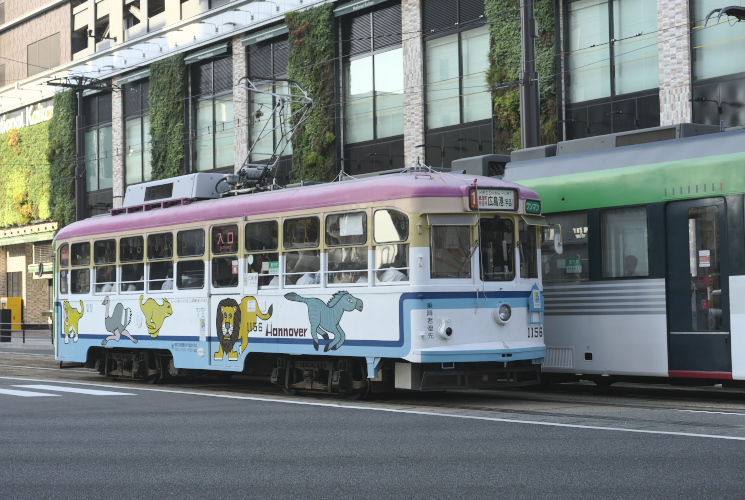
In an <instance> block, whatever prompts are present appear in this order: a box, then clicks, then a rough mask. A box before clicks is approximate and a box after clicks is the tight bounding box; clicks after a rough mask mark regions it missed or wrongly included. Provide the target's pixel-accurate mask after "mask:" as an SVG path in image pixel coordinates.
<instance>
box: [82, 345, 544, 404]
mask: <svg viewBox="0 0 745 500" xmlns="http://www.w3.org/2000/svg"><path fill="white" fill-rule="evenodd" d="M86 366H87V367H89V368H95V369H96V370H97V371H98V372H99V373H100V374H101V375H103V376H105V377H109V378H111V379H118V378H122V379H131V380H143V381H145V382H148V383H159V382H163V381H166V380H168V379H176V378H182V377H188V376H199V375H209V376H215V377H217V378H218V380H227V379H229V378H230V377H231V376H232V375H233V374H234V372H226V371H216V370H215V371H210V370H188V369H183V368H176V367H175V366H174V363H173V357H172V356H171V353H170V352H168V351H165V350H158V351H150V350H142V349H98V350H96V351H93V352H91V357H90V358H89V360H88V362H87V363H86ZM243 374H244V375H249V376H252V377H254V378H255V377H266V379H268V381H269V382H271V383H272V384H274V385H275V386H277V387H280V388H282V389H283V390H284V391H285V392H288V393H295V392H324V393H329V394H339V395H342V396H344V397H347V398H350V399H361V398H365V397H367V396H368V395H369V394H371V393H386V392H394V391H396V390H409V391H412V390H413V391H417V392H431V391H447V390H464V389H501V388H506V387H518V386H527V385H534V384H537V383H540V381H541V374H540V365H534V364H532V362H531V361H530V360H523V361H511V362H506V363H504V362H482V363H422V364H415V363H401V362H395V361H394V360H382V361H381V362H380V364H379V365H378V370H377V374H378V375H377V378H368V372H367V364H366V361H365V359H363V358H352V357H348V358H340V357H324V358H310V357H306V356H274V355H266V354H263V355H262V354H258V353H257V354H255V355H253V356H251V355H249V358H248V359H247V360H246V366H245V369H244V370H243Z"/></svg>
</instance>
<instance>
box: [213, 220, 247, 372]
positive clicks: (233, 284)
mask: <svg viewBox="0 0 745 500" xmlns="http://www.w3.org/2000/svg"><path fill="white" fill-rule="evenodd" d="M238 235H239V233H238V225H237V224H225V225H220V226H212V227H211V228H210V240H211V244H210V251H211V255H210V257H211V258H210V264H209V268H210V272H209V293H210V299H209V303H210V313H211V314H210V317H212V318H215V319H214V320H213V324H211V325H209V328H210V336H209V339H210V363H211V364H213V365H215V364H220V366H225V367H228V366H231V365H233V364H235V365H236V367H237V365H238V358H239V355H238V353H239V350H238V349H239V347H240V345H238V344H237V343H238V338H239V332H240V326H241V325H240V318H241V314H240V304H241V298H242V295H241V292H242V288H241V266H240V265H239V258H238V249H239V248H240V246H241V245H240V238H239V237H238Z"/></svg>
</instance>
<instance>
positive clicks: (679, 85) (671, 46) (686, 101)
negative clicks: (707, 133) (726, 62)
mask: <svg viewBox="0 0 745 500" xmlns="http://www.w3.org/2000/svg"><path fill="white" fill-rule="evenodd" d="M657 29H658V47H659V61H660V125H663V126H664V125H674V124H676V123H686V122H690V121H691V120H692V119H693V114H692V106H691V104H692V103H691V102H690V99H691V97H692V92H691V27H690V25H689V0H657Z"/></svg>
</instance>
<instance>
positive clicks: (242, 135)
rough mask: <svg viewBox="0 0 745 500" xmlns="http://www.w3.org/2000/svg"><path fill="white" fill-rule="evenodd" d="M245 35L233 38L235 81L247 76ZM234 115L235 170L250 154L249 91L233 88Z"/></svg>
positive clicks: (236, 170)
mask: <svg viewBox="0 0 745 500" xmlns="http://www.w3.org/2000/svg"><path fill="white" fill-rule="evenodd" d="M242 42H243V35H240V36H236V37H234V38H233V83H234V84H235V83H236V82H237V81H238V80H239V79H241V78H243V77H244V76H246V72H247V71H248V70H247V65H246V64H247V61H246V48H245V47H244V46H243V43H242ZM233 92H234V94H233V107H234V111H233V116H234V126H235V172H236V173H237V172H238V170H240V168H241V165H243V161H244V160H245V159H246V156H247V155H248V92H247V91H246V90H243V89H238V88H235V89H234V90H233Z"/></svg>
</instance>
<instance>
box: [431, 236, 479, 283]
mask: <svg viewBox="0 0 745 500" xmlns="http://www.w3.org/2000/svg"><path fill="white" fill-rule="evenodd" d="M430 251H431V259H432V265H431V276H432V278H470V277H471V228H470V227H468V226H432V242H431V249H430Z"/></svg>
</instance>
